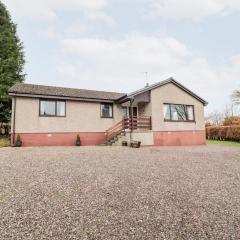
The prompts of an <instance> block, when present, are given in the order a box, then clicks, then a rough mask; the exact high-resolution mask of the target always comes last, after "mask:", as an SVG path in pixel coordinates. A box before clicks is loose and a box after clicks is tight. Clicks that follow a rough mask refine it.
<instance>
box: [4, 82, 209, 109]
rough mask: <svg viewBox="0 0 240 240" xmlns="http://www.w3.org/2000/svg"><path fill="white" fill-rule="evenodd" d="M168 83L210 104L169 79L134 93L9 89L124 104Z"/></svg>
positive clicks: (15, 92) (31, 87)
mask: <svg viewBox="0 0 240 240" xmlns="http://www.w3.org/2000/svg"><path fill="white" fill-rule="evenodd" d="M168 83H172V84H174V85H175V86H177V87H179V88H180V89H182V90H183V91H185V92H186V93H188V94H189V95H191V96H192V97H194V98H195V99H197V100H198V101H200V102H202V103H203V104H204V105H205V106H206V105H207V104H208V102H207V101H206V100H204V99H203V98H201V97H199V96H198V95H197V94H195V93H194V92H192V91H191V90H189V89H188V88H186V87H185V86H183V85H182V84H181V83H179V82H177V81H176V80H174V79H173V78H168V79H166V80H165V81H161V82H157V83H155V84H152V85H149V86H147V87H145V88H142V89H139V90H137V91H134V92H132V93H129V94H126V93H117V92H105V91H94V90H86V89H76V88H63V87H52V86H42V85H34V84H24V83H17V84H15V85H14V86H13V87H11V88H10V89H9V94H10V95H24V96H42V97H61V98H76V99H80V100H86V101H90V100H91V101H104V100H106V101H112V102H113V101H117V100H118V101H120V102H124V101H126V100H128V99H131V98H133V97H135V96H137V95H139V94H141V93H144V92H147V91H150V90H152V89H155V88H157V87H161V86H164V85H166V84H168Z"/></svg>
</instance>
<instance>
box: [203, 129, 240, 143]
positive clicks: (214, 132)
mask: <svg viewBox="0 0 240 240" xmlns="http://www.w3.org/2000/svg"><path fill="white" fill-rule="evenodd" d="M206 137H207V139H211V140H223V141H224V140H229V141H237V142H240V126H239V125H237V126H211V127H206Z"/></svg>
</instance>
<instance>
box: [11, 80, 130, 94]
mask: <svg viewBox="0 0 240 240" xmlns="http://www.w3.org/2000/svg"><path fill="white" fill-rule="evenodd" d="M16 85H27V86H36V87H48V88H58V89H69V90H80V91H89V92H102V93H118V94H126V93H122V92H114V91H104V90H94V89H83V88H72V87H61V86H50V85H42V84H33V83H19V82H18V83H15V84H14V85H13V86H12V87H11V88H10V89H9V92H11V89H12V88H13V87H14V86H16Z"/></svg>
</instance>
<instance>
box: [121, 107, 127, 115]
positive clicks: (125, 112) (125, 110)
mask: <svg viewBox="0 0 240 240" xmlns="http://www.w3.org/2000/svg"><path fill="white" fill-rule="evenodd" d="M122 114H123V117H124V118H128V108H127V107H122Z"/></svg>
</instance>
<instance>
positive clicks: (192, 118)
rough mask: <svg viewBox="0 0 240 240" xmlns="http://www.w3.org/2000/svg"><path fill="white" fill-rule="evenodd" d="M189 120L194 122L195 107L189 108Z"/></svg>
mask: <svg viewBox="0 0 240 240" xmlns="http://www.w3.org/2000/svg"><path fill="white" fill-rule="evenodd" d="M187 113H188V120H189V121H193V120H194V113H193V106H187Z"/></svg>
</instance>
